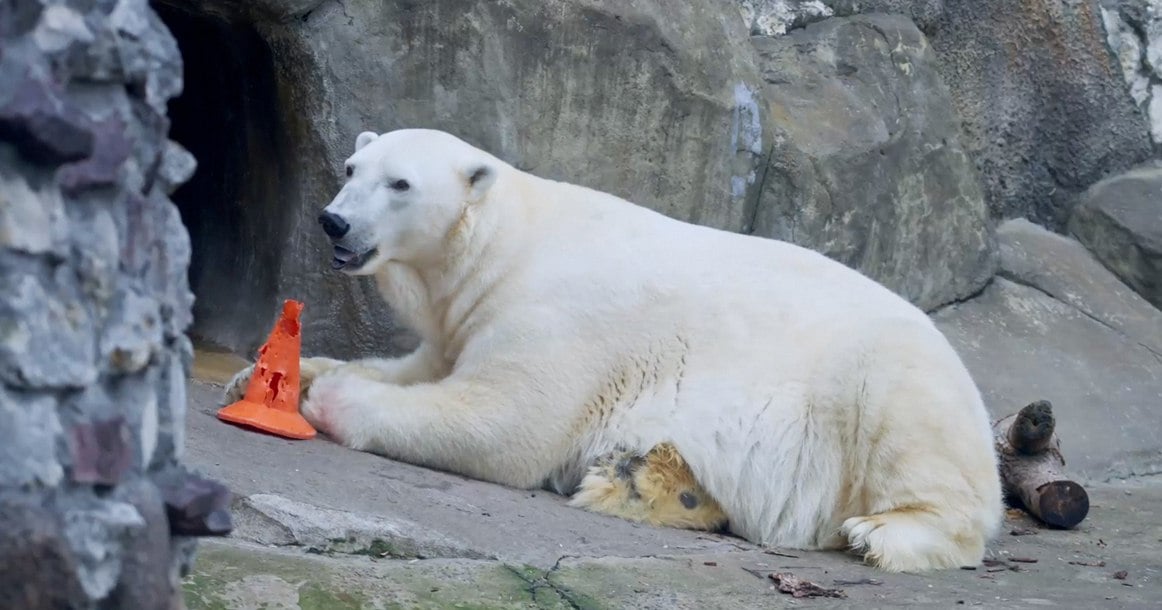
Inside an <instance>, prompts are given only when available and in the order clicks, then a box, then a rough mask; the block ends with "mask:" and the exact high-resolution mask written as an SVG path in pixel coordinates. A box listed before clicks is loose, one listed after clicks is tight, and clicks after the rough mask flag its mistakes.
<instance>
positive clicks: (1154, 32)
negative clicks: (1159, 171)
mask: <svg viewBox="0 0 1162 610" xmlns="http://www.w3.org/2000/svg"><path fill="white" fill-rule="evenodd" d="M1101 17H1102V23H1103V24H1104V25H1105V29H1106V40H1107V42H1108V43H1109V46H1110V49H1111V50H1112V51H1113V52H1114V53H1115V54H1116V55H1117V58H1118V64H1119V65H1120V66H1121V68H1122V75H1123V76H1124V77H1125V79H1126V84H1127V85H1129V87H1130V96H1131V97H1132V98H1133V99H1134V102H1135V103H1137V104H1138V106H1139V107H1140V108H1142V109H1143V110H1144V111H1145V112H1146V114H1147V116H1148V117H1149V119H1150V136H1151V137H1152V138H1153V140H1154V143H1155V144H1162V2H1159V0H1101Z"/></svg>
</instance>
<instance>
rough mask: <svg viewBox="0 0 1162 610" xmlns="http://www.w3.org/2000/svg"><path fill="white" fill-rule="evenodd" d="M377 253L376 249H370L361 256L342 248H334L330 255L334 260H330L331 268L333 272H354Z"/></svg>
mask: <svg viewBox="0 0 1162 610" xmlns="http://www.w3.org/2000/svg"><path fill="white" fill-rule="evenodd" d="M378 251H379V250H378V249H376V248H372V249H370V250H368V251H366V252H364V253H362V254H356V253H355V252H354V251H352V250H348V249H347V248H344V247H343V246H335V248H334V251H333V253H332V256H333V257H334V258H332V259H331V268H332V269H335V270H339V269H345V270H348V271H355V270H356V269H359V268H360V267H362V266H363V265H365V264H367V261H369V260H371V257H373V256H375V253H376V252H378Z"/></svg>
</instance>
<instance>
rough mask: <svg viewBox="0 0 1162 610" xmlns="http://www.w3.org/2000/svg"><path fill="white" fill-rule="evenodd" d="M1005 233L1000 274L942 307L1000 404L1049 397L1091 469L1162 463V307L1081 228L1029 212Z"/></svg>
mask: <svg viewBox="0 0 1162 610" xmlns="http://www.w3.org/2000/svg"><path fill="white" fill-rule="evenodd" d="M997 235H998V241H999V244H1000V252H1001V267H1000V270H999V272H998V277H997V278H996V279H995V280H994V281H993V282H992V283H991V284H990V285H989V286H988V288H987V289H986V290H985V291H984V292H983V293H982V294H981V295H979V296H977V297H975V298H973V299H971V300H969V301H966V302H964V303H958V304H955V305H952V306H949V307H946V308H944V309H941V310H940V311H938V312H936V313H935V314H934V315H933V319H934V320H935V321H936V324H937V326H938V327H940V329H941V330H942V331H944V333H945V334H946V335H947V336H948V339H949V341H951V342H952V344H953V346H955V347H956V349H957V350H958V351H959V352H960V354H961V356H962V357H963V358H964V361H965V364H966V365H967V366H968V368H969V370H970V371H971V372H972V374H973V377H974V378H975V380H976V382H977V385H978V386H979V387H980V389H981V392H982V394H983V395H984V398H985V403H986V405H987V406H988V408H989V410H990V412H991V413H992V414H993V415H994V416H995V417H1003V416H1005V415H1008V414H1010V413H1014V412H1016V411H1017V410H1018V409H1020V408H1021V407H1023V406H1025V405H1026V404H1028V403H1030V402H1033V401H1035V400H1049V401H1050V402H1051V403H1053V409H1054V413H1055V414H1056V415H1057V422H1058V425H1057V430H1058V432H1059V434H1060V436H1061V441H1062V444H1063V446H1062V451H1063V452H1064V453H1065V456H1066V459H1067V460H1068V461H1069V462H1068V463H1069V470H1070V472H1072V473H1076V474H1077V475H1078V476H1081V477H1083V478H1087V479H1091V480H1092V479H1105V478H1109V477H1126V476H1133V475H1147V474H1158V473H1162V453H1160V451H1159V449H1160V447H1159V442H1158V438H1157V434H1156V433H1155V431H1156V430H1158V429H1159V428H1160V427H1162V410H1159V409H1158V398H1159V396H1162V311H1159V310H1158V309H1156V308H1155V307H1153V306H1152V305H1150V304H1149V303H1147V302H1146V301H1145V300H1144V299H1142V298H1141V297H1140V296H1138V295H1137V294H1135V293H1134V291H1132V290H1130V289H1129V288H1128V287H1126V286H1125V285H1124V284H1122V283H1121V282H1120V281H1119V280H1118V279H1117V278H1116V277H1114V275H1113V274H1112V273H1110V272H1109V271H1108V270H1106V269H1105V268H1104V267H1103V266H1102V265H1101V264H1100V263H1099V262H1098V261H1097V260H1095V259H1094V257H1093V256H1092V255H1091V254H1090V253H1089V252H1088V251H1087V250H1086V249H1085V246H1083V245H1082V244H1080V243H1078V242H1077V241H1076V240H1073V239H1070V238H1068V237H1065V236H1062V235H1059V234H1056V233H1052V232H1050V231H1048V230H1046V229H1044V228H1042V227H1039V226H1036V225H1034V224H1032V223H1030V222H1027V221H1025V220H1023V219H1017V220H1011V221H1009V222H1006V223H1005V224H1003V225H1001V226H1000V227H999V228H998V230H997Z"/></svg>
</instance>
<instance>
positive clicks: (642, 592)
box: [185, 484, 1162, 610]
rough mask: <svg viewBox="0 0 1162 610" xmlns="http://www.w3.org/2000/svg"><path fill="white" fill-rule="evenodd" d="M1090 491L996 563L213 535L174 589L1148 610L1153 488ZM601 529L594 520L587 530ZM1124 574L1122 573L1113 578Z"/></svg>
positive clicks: (287, 603) (197, 596)
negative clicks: (377, 545)
mask: <svg viewBox="0 0 1162 610" xmlns="http://www.w3.org/2000/svg"><path fill="white" fill-rule="evenodd" d="M1089 492H1090V497H1091V498H1092V500H1093V503H1094V506H1095V507H1100V510H1099V509H1097V508H1095V509H1094V511H1093V512H1092V513H1091V518H1090V519H1088V520H1087V521H1084V522H1082V524H1081V526H1080V527H1079V528H1078V529H1077V530H1073V531H1054V530H1046V529H1041V528H1039V527H1037V526H1036V525H1035V524H1034V523H1032V522H1031V521H1029V520H1027V519H1023V518H1017V517H1010V518H1009V519H1007V520H1006V523H1005V526H1004V528H1003V529H1002V535H1001V536H999V537H998V539H997V540H996V541H995V542H994V543H993V544H992V545H990V547H989V549H988V556H989V558H990V559H991V560H994V561H995V562H996V563H995V564H992V566H989V567H981V568H978V569H976V570H946V571H943V572H938V573H935V574H927V575H923V576H917V575H913V574H885V573H883V572H879V571H876V570H874V569H872V568H869V567H867V566H863V565H860V564H859V562H858V561H857V560H855V559H853V558H852V557H850V556H845V555H844V554H843V553H800V552H791V553H783V554H780V555H771V554H764V553H762V552H761V551H757V550H754V549H752V548H750V547H748V546H747V545H739V546H737V547H735V546H730V545H724V548H722V549H719V550H716V551H707V550H705V549H700V548H691V547H689V546H672V547H670V548H668V549H663V550H661V551H657V552H654V550H652V549H651V550H650V552H648V553H647V552H642V553H632V552H631V553H626V554H614V555H608V556H601V555H592V554H588V553H586V554H581V555H579V556H562V557H561V558H560V561H558V562H555V563H554V564H553V565H551V566H548V567H534V566H529V565H524V564H521V563H519V562H515V561H510V562H504V561H479V560H468V559H458V560H453V559H430V560H421V561H415V560H394V559H391V558H389V557H380V556H378V554H375V553H359V554H358V555H357V556H350V555H343V554H333V555H329V556H326V555H323V556H321V555H316V554H306V553H303V552H302V551H301V550H297V549H294V548H278V549H275V548H268V547H267V548H263V547H256V546H254V545H247V544H240V543H230V542H219V541H214V542H211V543H207V544H205V545H204V549H203V551H202V554H201V559H200V560H199V561H198V565H197V567H196V569H195V571H194V573H193V574H192V575H191V576H190V578H188V579H187V580H186V582H185V587H186V590H187V591H188V592H189V595H188V596H187V603H188V604H189V607H190V610H209V609H211V608H222V607H226V608H231V609H235V610H258V609H260V608H263V607H268V608H273V607H280V608H302V609H304V610H306V609H314V608H343V609H346V608H376V607H387V608H392V607H405V608H490V609H492V608H496V609H499V608H509V609H518V608H520V609H525V608H528V609H534V608H539V609H554V608H560V609H562V610H566V609H577V608H584V609H586V610H603V609H610V610H615V609H620V608H642V609H651V610H653V609H657V610H670V609H675V608H680V609H695V608H696V609H699V610H701V609H707V610H710V609H722V610H735V609H738V608H784V607H791V608H794V607H807V608H817V607H818V608H868V607H872V608H883V607H899V606H901V605H902V604H904V605H907V606H915V607H921V608H936V607H939V608H946V607H947V608H958V607H962V606H964V607H978V608H997V609H1006V610H1008V609H1014V610H1016V609H1021V610H1025V609H1028V608H1036V607H1042V606H1049V607H1052V606H1058V607H1066V608H1073V607H1080V608H1106V607H1127V608H1137V607H1149V606H1150V605H1151V604H1154V602H1155V600H1156V599H1157V596H1158V595H1162V584H1160V583H1159V582H1158V580H1157V578H1156V575H1157V574H1158V572H1159V571H1160V570H1162V559H1160V557H1159V555H1158V553H1157V551H1156V547H1157V540H1158V539H1159V538H1160V537H1162V524H1160V521H1159V516H1160V512H1162V511H1160V510H1159V508H1158V502H1159V501H1162V486H1159V485H1157V484H1154V485H1149V484H1136V485H1129V484H1119V485H1094V486H1091V487H1090V488H1089ZM481 527H486V525H484V524H483V523H482V524H481ZM1011 531H1018V532H1031V533H1028V534H1027V535H1020V536H1013V535H1009V532H1011ZM514 535H516V536H520V535H522V534H521V533H520V532H514ZM602 535H604V532H603V531H602V530H601V529H596V530H595V531H594V532H593V537H599V536H602ZM713 538H716V537H713ZM723 540H724V541H726V542H729V539H723ZM563 555H564V554H563ZM1018 559H1021V560H1024V562H1020V561H1017V560H1018ZM1033 562H1035V563H1033ZM1122 570H1124V571H1126V573H1127V574H1126V578H1125V579H1124V580H1123V579H1119V578H1114V577H1113V575H1114V573H1116V572H1118V571H1122ZM773 572H791V573H792V574H794V575H796V576H798V577H800V578H805V579H809V580H811V581H814V582H817V583H819V584H820V585H823V586H825V587H828V588H831V587H835V588H839V589H842V590H843V591H844V593H845V594H846V597H845V598H844V599H794V598H792V597H791V596H789V595H783V594H780V593H778V592H777V591H775V590H774V589H773V587H772V585H773V584H774V583H773V582H772V581H771V580H770V578H769V576H768V575H769V574H771V573H773Z"/></svg>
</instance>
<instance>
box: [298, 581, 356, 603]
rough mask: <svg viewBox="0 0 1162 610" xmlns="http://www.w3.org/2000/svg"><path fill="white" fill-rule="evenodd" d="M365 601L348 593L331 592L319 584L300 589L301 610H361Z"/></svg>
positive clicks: (310, 584) (311, 584)
mask: <svg viewBox="0 0 1162 610" xmlns="http://www.w3.org/2000/svg"><path fill="white" fill-rule="evenodd" d="M365 604H366V602H365V600H364V599H363V598H362V597H361V596H358V595H354V594H351V593H348V592H346V591H330V590H328V589H326V588H325V587H323V586H322V585H320V584H318V583H313V582H312V583H307V584H305V585H303V586H301V587H299V608H300V609H301V610H361V609H362V608H364V607H365Z"/></svg>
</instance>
